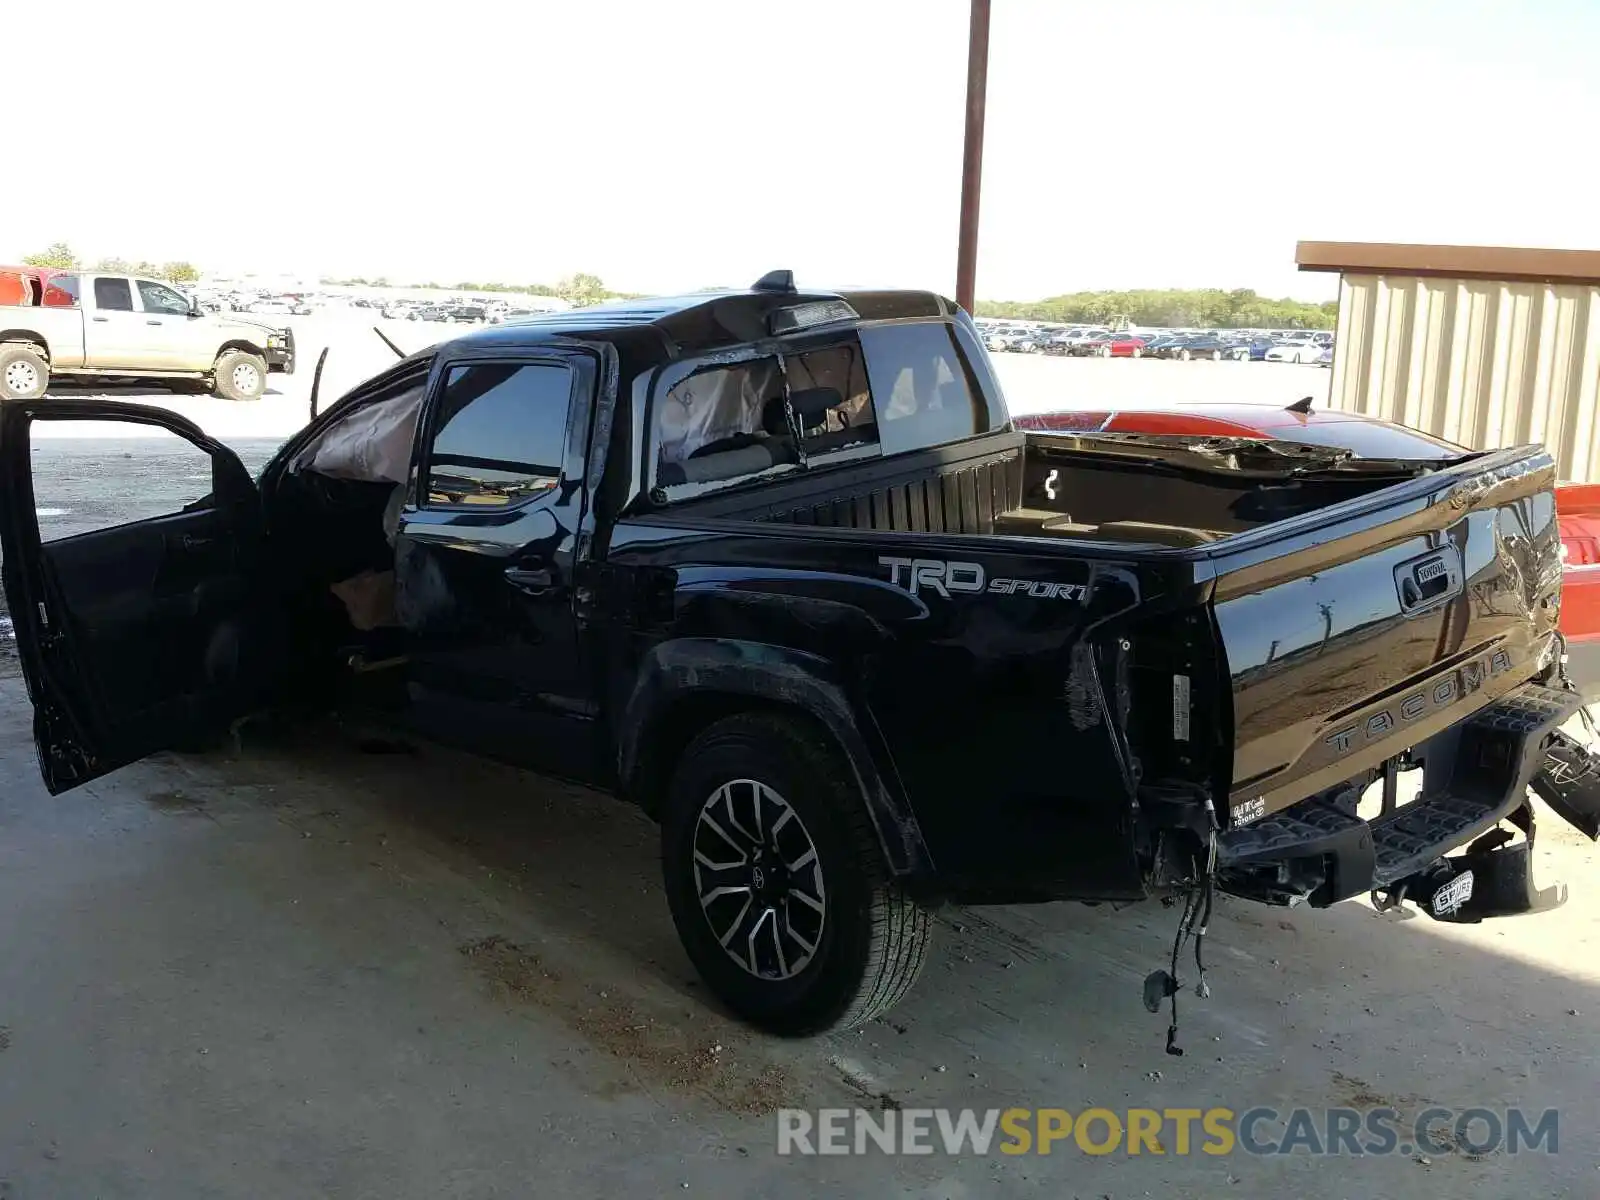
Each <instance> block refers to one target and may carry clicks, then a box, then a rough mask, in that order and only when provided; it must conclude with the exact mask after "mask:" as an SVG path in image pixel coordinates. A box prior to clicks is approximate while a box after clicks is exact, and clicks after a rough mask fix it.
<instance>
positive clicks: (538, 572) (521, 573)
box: [506, 567, 555, 596]
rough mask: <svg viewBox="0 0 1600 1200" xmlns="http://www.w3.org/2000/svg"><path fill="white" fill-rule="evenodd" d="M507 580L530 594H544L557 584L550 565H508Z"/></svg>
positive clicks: (519, 589)
mask: <svg viewBox="0 0 1600 1200" xmlns="http://www.w3.org/2000/svg"><path fill="white" fill-rule="evenodd" d="M506 582H507V583H509V584H510V585H511V586H512V587H514V588H516V589H517V590H518V591H519V592H525V593H527V594H528V595H530V596H538V595H542V594H543V593H545V592H548V591H549V590H550V589H551V588H552V587H553V586H555V577H554V576H553V575H551V574H550V569H549V568H548V567H507V568H506Z"/></svg>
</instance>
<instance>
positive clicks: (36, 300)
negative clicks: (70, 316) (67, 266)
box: [0, 267, 77, 308]
mask: <svg viewBox="0 0 1600 1200" xmlns="http://www.w3.org/2000/svg"><path fill="white" fill-rule="evenodd" d="M71 274H72V272H71V271H63V270H60V269H58V268H56V267H0V306H4V305H18V306H38V305H46V306H49V307H56V306H62V307H66V308H70V307H72V305H74V304H76V303H77V300H76V298H75V297H74V295H73V293H72V290H71V281H70V280H69V281H66V286H63V285H62V283H60V282H58V277H60V276H63V275H71Z"/></svg>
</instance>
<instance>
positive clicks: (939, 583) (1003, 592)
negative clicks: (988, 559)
mask: <svg viewBox="0 0 1600 1200" xmlns="http://www.w3.org/2000/svg"><path fill="white" fill-rule="evenodd" d="M878 561H879V562H880V563H882V564H883V565H884V566H886V567H888V568H889V582H890V583H892V584H894V585H895V586H896V587H903V588H905V589H906V591H908V592H910V593H911V594H912V595H913V596H916V595H919V594H920V593H922V592H923V591H929V592H937V593H939V595H941V596H943V597H944V598H945V599H946V600H948V599H950V593H951V592H993V593H994V594H995V595H998V596H1032V597H1033V598H1034V599H1035V600H1083V599H1085V598H1087V596H1088V595H1089V588H1088V585H1087V584H1082V583H1052V582H1050V581H1049V580H1047V579H988V578H986V576H985V574H984V570H983V564H982V563H975V562H946V561H944V560H943V559H939V558H889V557H880V558H879V559H878Z"/></svg>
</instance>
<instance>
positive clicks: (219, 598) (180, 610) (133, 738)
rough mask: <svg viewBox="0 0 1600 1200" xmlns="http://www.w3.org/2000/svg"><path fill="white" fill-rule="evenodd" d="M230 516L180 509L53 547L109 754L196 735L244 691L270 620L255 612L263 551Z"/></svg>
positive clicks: (72, 643) (66, 618)
mask: <svg viewBox="0 0 1600 1200" xmlns="http://www.w3.org/2000/svg"><path fill="white" fill-rule="evenodd" d="M230 518H231V514H229V513H228V512H225V511H219V510H217V509H205V510H201V511H195V512H184V513H177V514H174V515H172V516H168V517H156V518H153V519H151V520H147V521H139V522H136V523H134V524H131V525H123V526H119V527H117V528H113V529H105V530H99V531H96V532H94V533H87V534H80V535H79V536H77V537H74V538H69V539H66V540H64V541H59V542H51V543H48V544H47V545H45V546H44V547H42V566H43V572H44V578H45V587H46V589H47V591H48V592H49V593H51V594H52V596H53V600H54V603H53V604H52V605H51V607H52V608H53V609H54V611H55V614H56V619H57V621H58V623H59V624H60V625H61V626H62V631H63V632H64V633H66V635H67V642H66V646H67V651H68V653H69V654H70V656H71V658H72V660H73V662H74V666H75V667H76V668H77V669H76V670H75V671H74V672H73V673H74V674H75V675H76V676H77V677H78V680H79V683H80V686H81V690H80V693H79V695H78V697H77V698H78V700H79V702H80V706H81V707H80V709H79V711H80V712H81V713H82V714H83V718H84V719H85V720H86V721H89V722H91V724H92V726H93V727H94V730H95V732H96V733H97V734H100V735H103V736H104V737H105V738H106V739H107V742H106V745H105V753H106V754H107V755H108V756H111V755H115V756H117V757H121V751H120V750H119V748H121V747H126V748H127V750H129V751H132V750H140V752H141V753H143V752H147V751H145V750H141V749H140V748H141V747H147V746H161V745H166V744H170V743H171V741H172V738H173V734H174V733H175V732H180V731H181V732H182V734H183V740H188V739H189V738H191V737H192V736H194V734H195V733H197V732H198V730H199V728H200V727H201V726H203V725H204V724H206V723H207V718H208V715H210V714H213V713H216V712H219V711H224V710H227V709H230V708H231V707H233V704H234V703H235V702H236V699H238V698H242V697H240V696H239V693H240V691H241V689H243V688H245V687H246V686H247V685H248V682H249V677H250V674H251V672H250V670H249V667H250V659H249V658H247V657H246V655H247V652H248V651H249V650H250V648H251V647H252V646H254V645H256V642H257V639H258V638H259V637H260V634H261V623H260V622H259V620H252V618H251V615H250V609H251V607H252V606H251V596H250V587H249V583H248V579H247V574H248V572H249V570H250V567H251V565H252V564H251V563H250V562H249V561H248V559H249V558H250V557H251V556H250V555H248V554H247V552H246V546H247V543H244V542H242V541H241V539H239V538H238V537H237V536H236V533H237V531H236V529H235V528H234V527H233V525H234V523H233V521H232V520H231V519H230ZM257 656H259V648H258V655H257Z"/></svg>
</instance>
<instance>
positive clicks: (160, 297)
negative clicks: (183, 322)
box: [139, 279, 189, 317]
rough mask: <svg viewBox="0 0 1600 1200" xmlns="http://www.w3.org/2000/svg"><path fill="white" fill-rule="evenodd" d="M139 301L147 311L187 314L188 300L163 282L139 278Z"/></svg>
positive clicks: (175, 314)
mask: <svg viewBox="0 0 1600 1200" xmlns="http://www.w3.org/2000/svg"><path fill="white" fill-rule="evenodd" d="M139 303H140V304H141V305H142V306H143V307H144V311H145V312H147V313H166V314H169V315H171V316H176V317H186V316H188V315H189V302H188V301H187V300H185V299H184V298H183V297H182V296H181V295H180V294H179V293H177V292H176V291H174V290H173V289H172V288H169V287H167V286H166V285H165V284H160V283H152V282H151V281H150V280H148V279H141V280H139Z"/></svg>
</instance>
